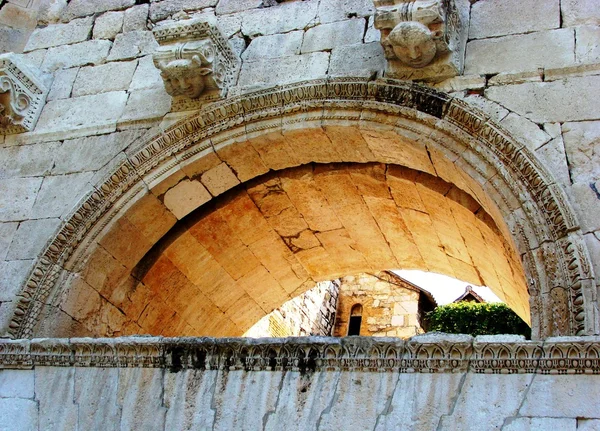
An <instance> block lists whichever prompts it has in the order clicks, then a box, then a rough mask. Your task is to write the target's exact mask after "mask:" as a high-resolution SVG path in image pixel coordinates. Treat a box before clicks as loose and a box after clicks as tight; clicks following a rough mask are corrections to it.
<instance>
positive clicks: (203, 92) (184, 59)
mask: <svg viewBox="0 0 600 431" xmlns="http://www.w3.org/2000/svg"><path fill="white" fill-rule="evenodd" d="M153 34H154V38H155V39H156V40H157V42H158V43H159V45H160V46H159V47H158V48H157V49H156V51H155V52H154V55H153V60H154V65H155V66H156V67H157V68H158V69H159V70H160V74H161V76H162V78H163V81H164V83H165V89H166V90H167V93H169V94H170V95H171V96H173V97H174V100H173V110H175V111H180V110H186V109H193V108H196V107H198V106H200V105H202V104H203V103H205V102H207V101H210V100H216V99H220V98H222V97H224V96H225V94H226V92H227V88H228V87H229V86H230V85H231V84H232V83H233V81H234V80H235V76H236V74H237V72H238V69H239V59H238V58H237V56H236V55H235V54H234V53H233V51H232V49H231V47H230V46H229V43H228V42H227V40H226V39H225V38H224V37H223V36H222V34H221V32H220V31H219V29H218V28H217V26H216V24H215V22H213V21H209V20H208V19H207V18H194V19H192V18H189V16H187V15H185V14H183V15H182V16H181V18H180V19H179V20H176V21H171V22H168V23H166V24H163V25H160V26H157V27H156V28H155V29H154V30H153Z"/></svg>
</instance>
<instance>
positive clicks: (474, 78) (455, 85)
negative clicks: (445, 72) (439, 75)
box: [434, 75, 485, 93]
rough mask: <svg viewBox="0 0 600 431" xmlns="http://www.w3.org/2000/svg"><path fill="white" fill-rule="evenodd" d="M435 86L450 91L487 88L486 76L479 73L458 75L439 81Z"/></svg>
mask: <svg viewBox="0 0 600 431" xmlns="http://www.w3.org/2000/svg"><path fill="white" fill-rule="evenodd" d="M434 87H435V88H439V89H440V91H445V92H448V93H452V92H455V91H463V90H480V89H482V88H485V77H483V76H479V75H469V76H456V77H454V78H449V79H446V80H445V81H442V82H439V83H437V84H435V85H434Z"/></svg>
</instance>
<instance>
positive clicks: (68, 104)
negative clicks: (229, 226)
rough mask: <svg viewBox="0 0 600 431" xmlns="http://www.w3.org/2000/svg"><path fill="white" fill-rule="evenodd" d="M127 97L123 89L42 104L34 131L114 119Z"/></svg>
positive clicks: (123, 106) (87, 125) (84, 125)
mask: <svg viewBox="0 0 600 431" xmlns="http://www.w3.org/2000/svg"><path fill="white" fill-rule="evenodd" d="M126 101H127V93H126V92H125V91H112V92H109V93H102V94H97V95H91V96H82V97H77V98H73V99H59V100H53V101H50V102H49V103H47V104H46V106H44V110H43V111H42V115H41V116H40V119H39V121H38V124H37V127H36V131H53V132H59V131H65V132H66V131H70V130H73V129H76V128H93V127H98V126H101V125H106V124H112V123H115V122H116V120H117V119H118V118H119V117H120V116H121V113H122V112H123V109H124V108H125V102H126Z"/></svg>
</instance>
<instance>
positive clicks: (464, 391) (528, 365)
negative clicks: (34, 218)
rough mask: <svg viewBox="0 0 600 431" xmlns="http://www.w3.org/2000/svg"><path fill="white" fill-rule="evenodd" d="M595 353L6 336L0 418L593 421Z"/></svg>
mask: <svg viewBox="0 0 600 431" xmlns="http://www.w3.org/2000/svg"><path fill="white" fill-rule="evenodd" d="M353 338H354V337H353ZM597 349H598V341H597V339H593V341H592V339H588V340H585V339H582V338H579V339H573V338H571V339H553V340H547V341H546V343H535V342H525V341H523V340H519V339H518V337H516V338H515V337H513V338H511V337H506V336H504V337H498V336H496V337H487V338H485V337H480V338H477V339H475V340H473V339H471V338H470V337H466V336H445V337H441V336H440V335H425V336H419V337H415V338H413V339H412V340H410V341H407V342H403V341H401V340H397V339H396V340H390V339H373V338H354V339H352V340H349V339H346V340H339V339H338V340H337V341H335V340H331V339H329V340H325V339H322V338H310V339H304V340H302V339H286V340H280V341H275V340H268V339H263V340H258V341H249V340H247V339H246V341H244V340H239V339H238V340H235V339H229V340H226V341H220V342H217V341H215V340H207V339H204V340H193V339H188V340H179V341H175V340H169V339H156V338H146V339H143V338H138V339H132V338H129V339H115V340H112V341H110V340H96V341H94V340H90V339H79V340H77V339H73V340H72V341H71V342H68V341H67V340H54V341H53V342H49V341H48V340H39V341H33V342H32V344H31V345H25V344H23V343H20V344H18V345H12V346H11V345H7V344H6V343H2V344H0V367H2V368H3V369H2V370H1V371H0V411H1V412H2V414H0V428H1V429H10V430H11V431H21V430H27V431H29V430H38V429H39V430H42V429H44V430H61V431H67V430H80V431H83V430H86V431H87V430H99V429H102V430H113V429H114V430H141V429H143V430H148V431H151V430H180V429H199V430H207V429H215V430H232V429H243V430H259V429H263V430H281V429H293V430H334V429H349V428H353V429H360V430H390V429H394V430H423V431H426V430H427V431H429V430H433V429H437V430H448V431H451V430H459V429H460V430H494V429H498V430H499V429H502V430H504V431H517V430H519V431H520V430H523V431H531V430H549V429H556V430H561V431H575V430H576V429H577V430H597V429H599V426H600V406H599V405H598V403H597V402H594V400H596V399H597V398H598V396H600V393H598V391H599V390H600V389H599V388H600V376H598V375H597V374H596V373H597V372H598V369H599V368H598V350H597ZM19 354H20V356H18V355H19ZM11 355H12V356H11ZM517 358H518V359H517ZM577 360H578V361H579V362H576V361H577ZM586 362H588V364H587V365H586ZM119 363H120V364H121V365H117V364H119ZM125 364H128V366H125ZM574 364H576V365H574ZM32 366H33V368H32ZM566 366H567V367H572V368H571V369H572V370H573V371H575V370H577V371H575V372H576V373H586V374H572V373H566V372H565V367H566ZM23 367H24V368H25V369H23ZM18 368H21V369H18ZM587 373H594V374H587Z"/></svg>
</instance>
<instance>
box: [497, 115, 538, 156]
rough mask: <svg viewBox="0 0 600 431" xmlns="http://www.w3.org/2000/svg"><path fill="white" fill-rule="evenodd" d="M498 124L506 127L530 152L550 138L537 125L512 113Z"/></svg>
mask: <svg viewBox="0 0 600 431" xmlns="http://www.w3.org/2000/svg"><path fill="white" fill-rule="evenodd" d="M500 124H502V125H503V126H504V127H506V128H507V129H508V130H509V131H510V133H511V134H512V135H513V136H514V137H515V138H517V139H518V140H519V141H520V142H521V143H523V144H525V145H527V147H529V149H530V150H531V151H534V150H535V149H536V148H539V147H541V146H542V145H544V144H545V143H546V142H548V141H549V140H550V136H548V134H547V133H546V132H544V131H543V130H542V129H540V128H539V127H538V126H537V124H535V123H532V122H531V121H529V120H528V119H526V118H523V117H521V116H519V115H516V114H514V113H512V112H511V113H510V114H508V116H506V117H505V118H504V119H502V121H500Z"/></svg>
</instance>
